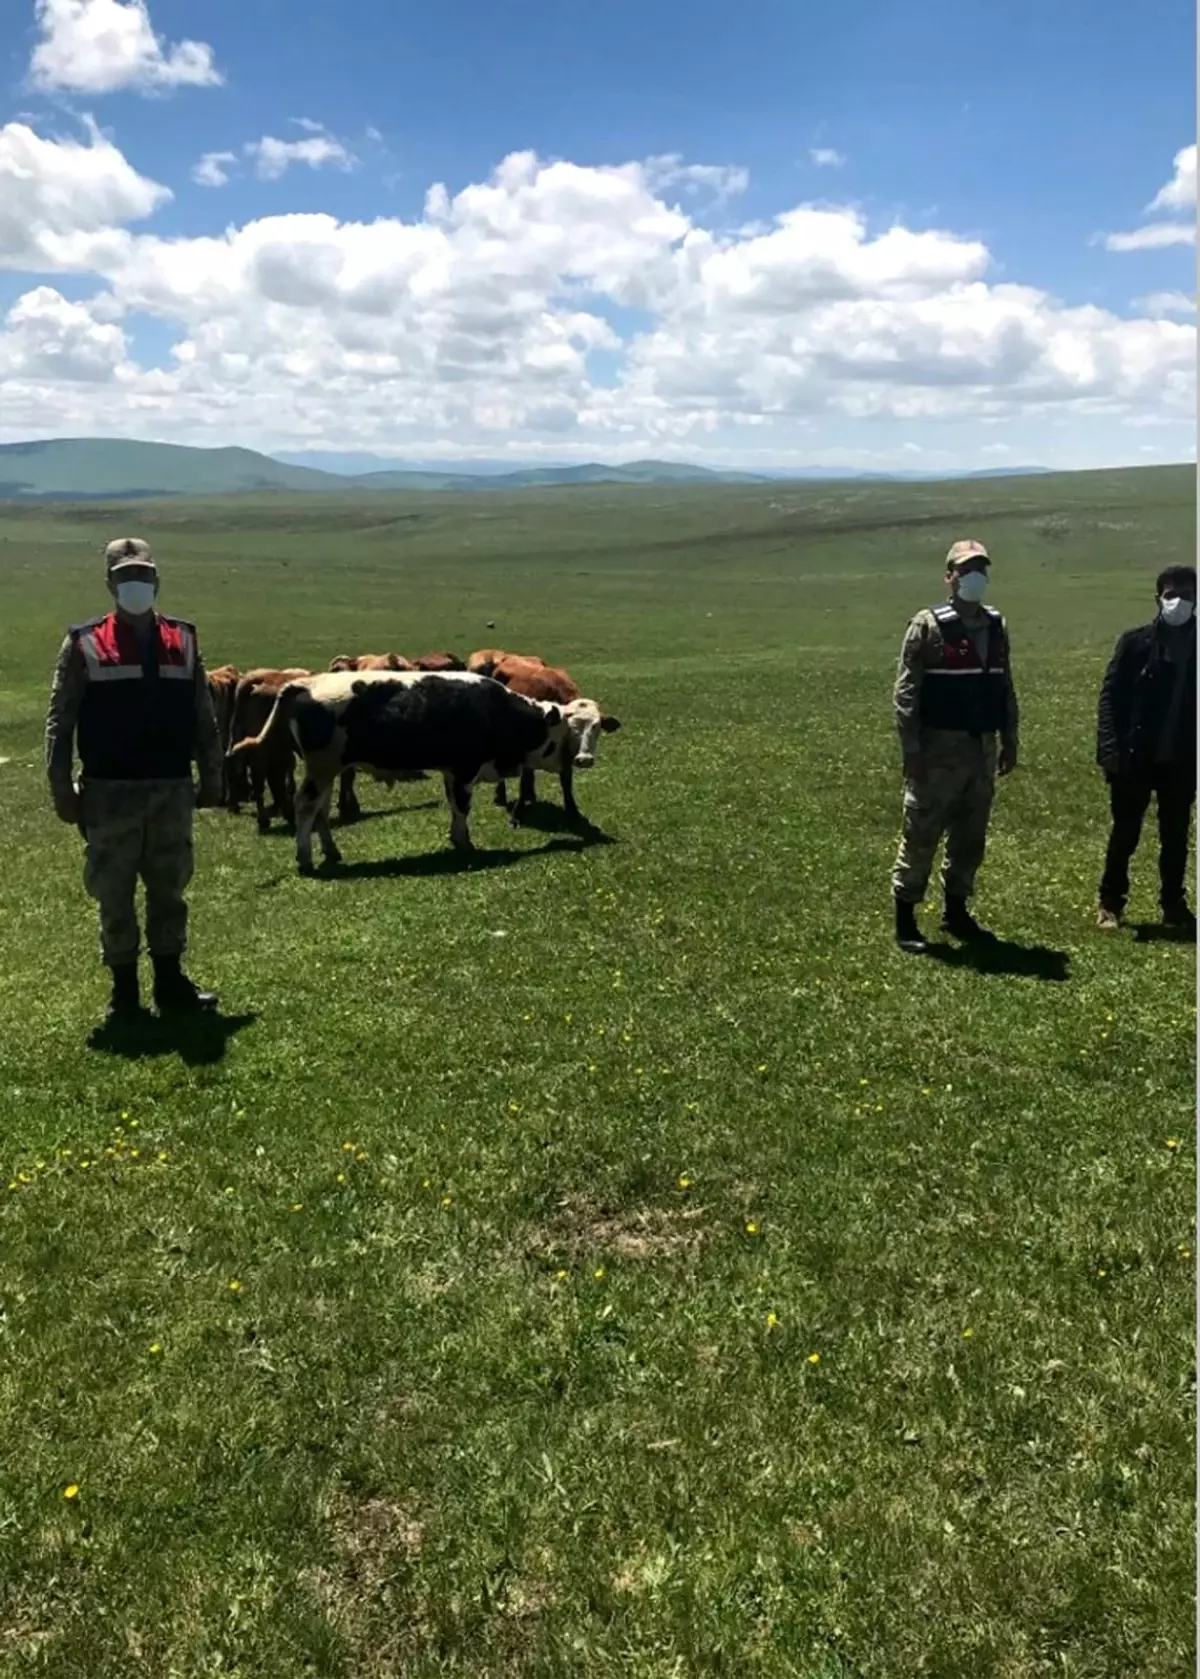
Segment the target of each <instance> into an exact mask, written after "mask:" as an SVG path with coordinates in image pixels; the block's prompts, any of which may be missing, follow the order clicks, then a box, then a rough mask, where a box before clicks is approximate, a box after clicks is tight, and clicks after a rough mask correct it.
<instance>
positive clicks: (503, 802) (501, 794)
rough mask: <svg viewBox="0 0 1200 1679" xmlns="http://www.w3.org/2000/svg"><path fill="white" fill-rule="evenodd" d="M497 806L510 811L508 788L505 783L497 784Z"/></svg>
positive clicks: (499, 782)
mask: <svg viewBox="0 0 1200 1679" xmlns="http://www.w3.org/2000/svg"><path fill="white" fill-rule="evenodd" d="M496 804H497V805H498V807H499V808H500V809H501V810H507V809H508V788H507V787H506V786H505V785H504V783H503V781H498V782H497V783H496Z"/></svg>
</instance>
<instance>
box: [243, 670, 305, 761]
mask: <svg viewBox="0 0 1200 1679" xmlns="http://www.w3.org/2000/svg"><path fill="white" fill-rule="evenodd" d="M302 687H303V684H302V683H299V682H285V683H284V685H283V687H282V688H281V689H280V690H279V692H278V693H277V694H276V696H275V704H274V705H273V706H272V707H271V715H270V716H269V717H268V718H267V720H266V722H265V723H264V724H263V726H262V729H261V731H260V732H259V733H258V734H256V735H247V736H246V737H245V739H244V740H239V741H236V742H235V743H234V745H233V746H231V747H230V748H229V756H230V757H231V758H237V757H239V756H240V755H241V754H242V753H243V752H254V751H256V750H257V749H258V748H259V747H263V746H268V745H269V744H270V742H271V740H272V738H273V737H274V736H275V735H276V734H277V733H278V731H279V730H280V729H286V728H287V726H288V724H289V722H290V721H291V716H292V703H293V701H294V699H295V697H296V695H297V694H298V693H300V691H301V689H302Z"/></svg>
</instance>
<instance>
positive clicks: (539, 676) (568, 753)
mask: <svg viewBox="0 0 1200 1679" xmlns="http://www.w3.org/2000/svg"><path fill="white" fill-rule="evenodd" d="M487 674H489V675H490V676H491V678H492V681H493V682H499V683H500V684H501V686H502V687H505V688H508V689H511V691H512V692H513V693H514V694H523V695H524V696H525V698H526V699H529V700H540V701H541V702H542V703H543V704H550V705H557V706H560V707H561V708H562V714H563V716H564V717H565V718H566V720H567V735H566V738H565V740H564V741H563V744H562V750H561V752H560V755H559V758H558V762H557V763H552V764H547V765H546V766H545V767H546V769H547V770H551V771H557V774H558V780H559V785H560V786H561V787H562V795H563V809H564V810H565V811H566V813H567V815H568V816H569V817H570V818H571V820H572V821H576V822H577V821H579V820H580V811H579V806H578V805H577V804H576V803H575V790H574V779H575V771H576V770H577V769H580V770H590V769H591V768H592V766H593V764H594V763H595V762H596V747H597V745H598V744H599V740H600V736H601V734H606V735H607V734H612V733H613V732H614V731H615V730H617V729H619V728H620V727H621V725H620V723H619V721H618V720H617V718H615V717H607V716H605V715H604V713H603V712H602V711H601V710H600V707H599V706H598V705H597V704H596V702H595V700H586V699H583V698H581V697H580V693H579V685H578V683H577V682H576V681H575V680H574V678H573V677H570V676H568V675H567V673H566V671H565V670H561V669H559V668H558V667H556V666H554V665H548V664H545V663H544V662H543V661H542V660H541V659H539V658H537V657H536V655H529V654H519V653H506V654H504V656H503V657H502V658H501V659H500V660H498V662H497V663H496V664H495V665H494V666H493V668H492V670H491V671H490V672H489V673H487ZM533 802H534V771H533V770H532V769H530V768H529V767H528V766H526V768H524V769H523V770H522V771H521V784H520V790H519V792H518V794H517V803H516V806H515V808H514V809H513V811H512V821H513V826H514V827H516V826H517V825H518V824H519V823H520V821H521V818H522V816H523V815H524V814H525V812H526V811H527V810H528V808H529V806H530V805H531V804H533ZM496 803H497V804H498V805H500V806H501V808H502V809H504V810H507V809H508V808H509V804H508V789H507V788H506V787H505V785H504V782H503V781H500V782H498V783H497V786H496Z"/></svg>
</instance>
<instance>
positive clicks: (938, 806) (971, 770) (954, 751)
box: [892, 730, 996, 904]
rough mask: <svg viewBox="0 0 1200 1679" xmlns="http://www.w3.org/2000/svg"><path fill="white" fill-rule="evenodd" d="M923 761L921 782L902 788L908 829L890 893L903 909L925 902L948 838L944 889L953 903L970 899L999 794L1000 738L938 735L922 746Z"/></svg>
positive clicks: (944, 732)
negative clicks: (935, 863)
mask: <svg viewBox="0 0 1200 1679" xmlns="http://www.w3.org/2000/svg"><path fill="white" fill-rule="evenodd" d="M921 756H922V758H923V760H924V770H925V773H924V775H923V777H922V778H921V780H919V781H913V780H911V779H906V780H905V783H904V823H903V830H902V832H901V836H900V849H899V851H898V853H897V855H896V864H895V867H894V869H893V870H892V890H893V892H894V893H895V895H896V897H897V898H899V899H901V900H902V901H903V902H904V903H909V904H919V903H920V902H921V900H922V898H923V897H924V896H925V890H926V887H927V886H928V885H929V876H930V875H931V873H932V872H933V860H934V857H935V855H936V854H937V848H938V844H939V842H940V841H941V840H942V838H943V837H944V838H945V841H946V852H945V856H944V858H943V860H942V889H943V891H944V892H945V893H946V894H947V896H949V897H954V898H969V897H970V896H971V894H972V892H973V891H974V890H975V876H976V875H977V874H978V872H979V867H980V864H981V863H982V862H983V856H984V852H985V850H986V848H987V831H988V821H989V819H990V817H991V814H992V800H993V798H994V796H995V791H996V737H995V736H994V735H984V736H982V737H981V738H975V737H972V736H971V735H967V734H960V733H958V732H956V731H950V730H939V731H938V732H937V733H936V734H933V733H931V734H930V735H929V736H928V737H927V738H926V739H925V740H924V741H923V742H922V746H921Z"/></svg>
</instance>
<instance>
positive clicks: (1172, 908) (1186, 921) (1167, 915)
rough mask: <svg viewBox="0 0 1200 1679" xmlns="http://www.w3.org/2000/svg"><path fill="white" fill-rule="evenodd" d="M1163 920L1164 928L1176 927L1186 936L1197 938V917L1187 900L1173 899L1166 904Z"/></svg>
mask: <svg viewBox="0 0 1200 1679" xmlns="http://www.w3.org/2000/svg"><path fill="white" fill-rule="evenodd" d="M1162 918H1163V926H1164V927H1175V928H1177V929H1178V931H1179V932H1180V933H1182V934H1184V935H1185V936H1190V937H1191V938H1195V936H1196V917H1195V914H1194V912H1193V911H1192V910H1191V909H1190V908H1189V906H1188V901H1187V899H1186V898H1173V899H1172V900H1171V902H1170V903H1168V904H1164V905H1163V910H1162Z"/></svg>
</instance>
